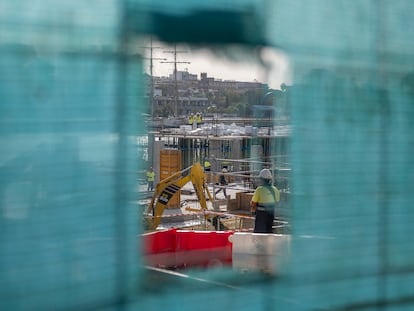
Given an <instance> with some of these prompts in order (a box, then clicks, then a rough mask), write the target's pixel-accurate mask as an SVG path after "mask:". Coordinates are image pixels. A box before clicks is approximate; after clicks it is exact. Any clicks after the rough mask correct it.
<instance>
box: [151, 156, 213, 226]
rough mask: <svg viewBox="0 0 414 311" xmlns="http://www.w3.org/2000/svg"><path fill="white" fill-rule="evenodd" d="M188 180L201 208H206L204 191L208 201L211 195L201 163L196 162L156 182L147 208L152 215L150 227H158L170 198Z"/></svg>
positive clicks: (211, 199)
mask: <svg viewBox="0 0 414 311" xmlns="http://www.w3.org/2000/svg"><path fill="white" fill-rule="evenodd" d="M190 181H191V183H192V184H193V187H194V190H195V192H196V195H197V198H198V200H199V202H200V205H201V209H204V210H206V209H207V200H206V196H205V193H207V196H208V198H209V200H210V201H213V197H212V196H211V194H210V191H209V190H208V188H207V185H206V183H205V176H204V171H203V168H202V166H201V164H200V163H198V162H197V163H195V164H193V165H192V166H190V167H188V168H186V169H185V170H182V171H179V172H177V173H175V174H173V175H171V176H169V177H167V178H166V179H163V180H161V181H160V182H159V183H158V184H157V186H156V188H155V191H154V195H153V196H152V199H151V202H150V204H149V206H148V209H147V215H152V217H151V218H149V219H148V226H149V228H150V229H152V230H155V229H156V228H157V227H158V225H159V224H160V221H161V216H162V214H163V213H164V209H165V208H166V207H167V204H168V202H169V201H170V199H171V198H172V197H173V195H174V194H175V193H177V191H179V190H180V189H181V188H182V187H184V186H185V185H186V184H187V183H188V182H190Z"/></svg>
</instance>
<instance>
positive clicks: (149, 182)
mask: <svg viewBox="0 0 414 311" xmlns="http://www.w3.org/2000/svg"><path fill="white" fill-rule="evenodd" d="M154 180H155V173H154V170H153V169H152V167H150V168H149V170H148V172H147V185H148V186H147V191H152V190H154Z"/></svg>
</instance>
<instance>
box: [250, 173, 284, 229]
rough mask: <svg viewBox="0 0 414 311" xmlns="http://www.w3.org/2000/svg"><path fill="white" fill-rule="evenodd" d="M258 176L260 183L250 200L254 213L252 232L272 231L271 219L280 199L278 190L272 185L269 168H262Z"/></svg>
mask: <svg viewBox="0 0 414 311" xmlns="http://www.w3.org/2000/svg"><path fill="white" fill-rule="evenodd" d="M259 178H260V181H261V183H262V185H261V186H259V187H257V188H256V190H255V192H254V194H253V197H252V200H251V202H250V206H251V211H252V213H253V214H254V215H255V220H254V230H253V232H255V233H273V219H274V218H275V209H276V207H277V204H278V202H279V201H280V192H279V189H277V188H276V187H275V186H273V176H272V173H271V172H270V170H269V169H267V168H265V169H262V170H261V171H260V173H259Z"/></svg>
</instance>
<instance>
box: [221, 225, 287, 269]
mask: <svg viewBox="0 0 414 311" xmlns="http://www.w3.org/2000/svg"><path fill="white" fill-rule="evenodd" d="M290 240H291V237H290V235H285V234H264V233H248V232H236V233H234V234H233V235H231V236H230V237H229V241H230V242H231V243H233V247H232V266H233V269H237V270H242V271H263V272H267V273H272V274H281V273H283V271H284V269H286V265H287V264H288V260H289V256H290Z"/></svg>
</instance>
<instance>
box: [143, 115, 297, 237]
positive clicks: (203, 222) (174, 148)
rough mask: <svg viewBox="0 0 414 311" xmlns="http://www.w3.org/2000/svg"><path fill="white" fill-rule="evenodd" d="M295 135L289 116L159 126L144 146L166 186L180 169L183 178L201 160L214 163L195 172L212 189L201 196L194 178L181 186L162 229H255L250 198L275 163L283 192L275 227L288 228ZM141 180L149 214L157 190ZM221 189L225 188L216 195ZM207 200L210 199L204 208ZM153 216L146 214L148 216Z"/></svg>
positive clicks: (157, 178)
mask: <svg viewBox="0 0 414 311" xmlns="http://www.w3.org/2000/svg"><path fill="white" fill-rule="evenodd" d="M254 125H258V126H254ZM289 136H290V126H289V124H287V122H286V120H281V121H279V122H274V120H272V121H271V122H269V120H266V119H262V120H260V119H242V118H233V119H228V118H227V119H226V118H223V119H220V118H211V119H205V120H203V124H201V125H200V126H199V127H197V128H194V129H193V128H192V127H191V126H189V125H180V126H178V127H169V128H155V129H154V130H153V131H152V132H150V134H149V136H148V137H149V138H148V140H147V141H148V144H147V145H146V146H142V148H148V155H149V158H150V159H152V161H150V164H149V165H150V166H151V167H153V169H154V172H155V185H160V184H161V185H160V186H162V185H165V181H168V180H169V178H170V177H171V176H172V175H174V174H177V173H178V176H177V178H176V179H177V180H178V179H180V178H183V177H184V176H186V175H188V170H189V169H190V168H191V167H192V166H194V165H195V164H196V163H198V164H200V165H201V166H204V163H205V161H208V162H209V163H210V167H209V169H208V170H207V171H206V170H205V168H204V167H203V168H202V171H201V172H199V173H198V176H197V177H195V178H199V179H200V180H203V182H205V186H206V189H203V191H200V192H203V194H201V195H200V196H197V195H196V192H197V190H196V189H194V187H193V184H194V181H193V180H190V179H188V180H187V182H186V183H185V184H182V185H180V187H179V189H176V191H175V192H174V193H173V194H172V197H171V198H170V199H169V200H168V204H166V208H165V209H164V211H163V213H162V215H158V217H160V218H161V219H160V221H159V225H158V229H166V228H171V227H175V228H186V229H188V228H191V229H201V230H238V231H251V232H252V231H253V221H254V217H253V216H252V215H251V211H250V200H251V197H252V195H253V192H254V190H255V188H256V187H257V185H258V180H257V176H258V173H259V171H260V170H261V169H263V168H269V169H271V170H272V171H273V172H274V181H273V182H274V184H275V185H276V186H277V188H278V189H279V190H280V192H281V204H280V208H279V209H278V210H279V214H278V215H277V217H276V218H275V223H274V228H275V232H286V231H287V230H288V229H289V223H288V218H289V192H290V188H289V174H290V170H291V168H290V163H289V157H288V152H289ZM223 169H224V170H225V171H226V172H225V173H223ZM186 172H187V173H186ZM220 174H224V175H225V178H226V180H227V184H226V185H220V184H219V175H220ZM141 176H142V175H141ZM190 181H191V182H190ZM141 184H142V188H141V191H140V195H141V201H140V203H141V204H142V208H143V209H144V213H145V211H146V210H147V206H148V204H149V202H150V199H151V197H152V196H153V195H154V193H153V192H148V191H146V190H147V189H146V185H145V183H144V182H142V183H141ZM223 188H224V189H223ZM206 190H208V191H209V194H207V193H206ZM216 192H219V193H218V194H217V195H216ZM224 193H225V194H226V195H224ZM210 194H211V198H210ZM200 201H201V202H200ZM203 201H205V202H206V203H205V204H206V205H205V206H204V207H203V206H202V204H203V203H202V202H203ZM152 217H154V216H153V215H150V214H146V215H145V219H146V221H148V219H151V218H152ZM147 229H149V228H147ZM151 229H156V227H152V228H151Z"/></svg>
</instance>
